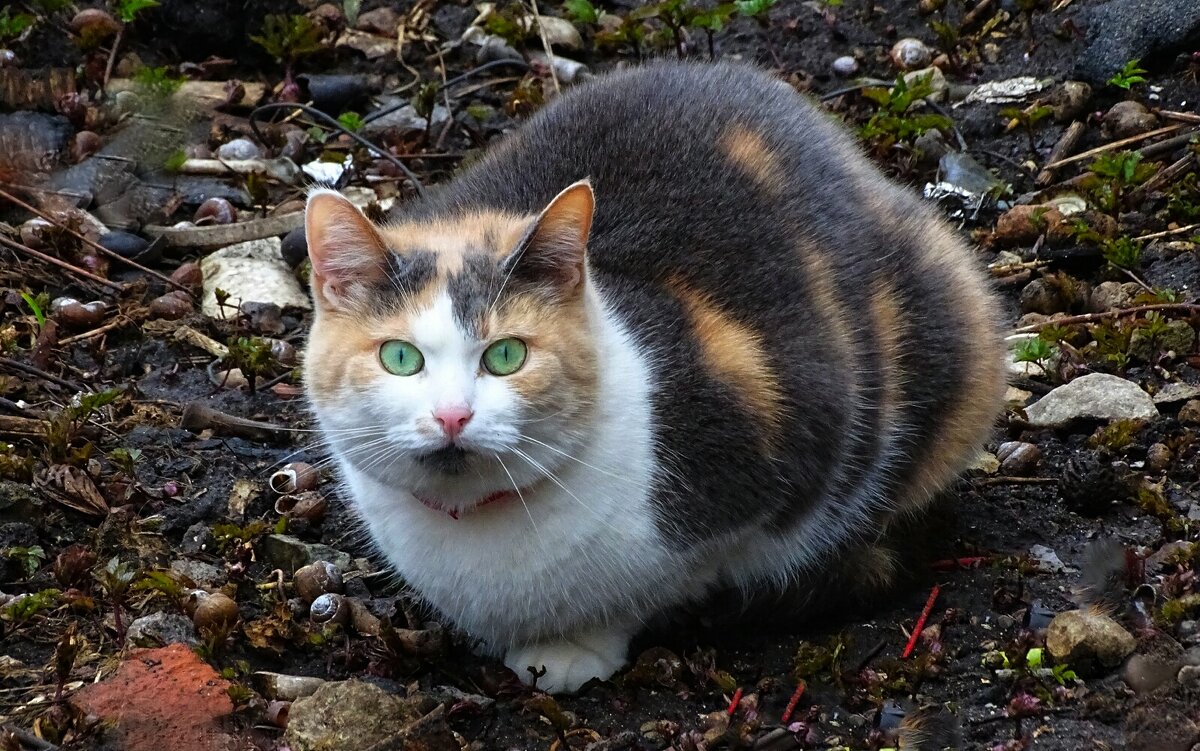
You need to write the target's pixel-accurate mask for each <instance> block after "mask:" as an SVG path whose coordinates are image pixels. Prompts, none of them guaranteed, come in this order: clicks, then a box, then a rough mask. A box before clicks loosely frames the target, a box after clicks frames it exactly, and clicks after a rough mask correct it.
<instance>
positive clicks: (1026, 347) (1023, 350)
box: [1013, 336, 1058, 367]
mask: <svg viewBox="0 0 1200 751" xmlns="http://www.w3.org/2000/svg"><path fill="white" fill-rule="evenodd" d="M1057 353H1058V347H1055V346H1054V345H1053V344H1051V343H1050V342H1048V341H1046V340H1045V339H1043V338H1041V337H1040V336H1039V337H1031V338H1029V339H1022V340H1021V341H1019V342H1017V343H1016V345H1015V346H1014V347H1013V361H1014V362H1031V363H1035V364H1037V365H1040V366H1042V367H1045V364H1046V362H1047V361H1048V360H1049V359H1050V358H1051V357H1054V355H1055V354H1057Z"/></svg>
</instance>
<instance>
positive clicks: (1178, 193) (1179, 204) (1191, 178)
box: [1167, 172, 1200, 223]
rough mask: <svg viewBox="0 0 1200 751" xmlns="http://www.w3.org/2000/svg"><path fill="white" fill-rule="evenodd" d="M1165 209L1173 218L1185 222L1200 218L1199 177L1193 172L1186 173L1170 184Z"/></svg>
mask: <svg viewBox="0 0 1200 751" xmlns="http://www.w3.org/2000/svg"><path fill="white" fill-rule="evenodd" d="M1167 211H1168V212H1170V214H1171V216H1172V217H1173V218H1175V219H1181V220H1183V221H1185V222H1189V223H1191V222H1194V221H1196V220H1200V177H1198V176H1197V174H1196V173H1195V172H1189V173H1187V174H1186V175H1184V176H1183V178H1182V179H1181V180H1177V181H1176V182H1175V184H1174V185H1172V186H1171V190H1170V192H1169V193H1168V197H1167Z"/></svg>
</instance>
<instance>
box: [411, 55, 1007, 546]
mask: <svg viewBox="0 0 1200 751" xmlns="http://www.w3.org/2000/svg"><path fill="white" fill-rule="evenodd" d="M585 177H586V178H590V180H591V182H592V184H593V187H594V190H595V194H596V210H595V215H594V219H593V225H592V234H591V240H590V242H589V245H588V267H589V270H590V271H591V272H592V274H593V277H594V279H595V281H596V282H597V284H598V286H599V288H600V291H601V294H602V296H603V297H604V298H605V300H606V302H607V303H608V304H609V305H610V306H611V308H612V309H613V310H614V311H615V313H616V314H617V315H619V316H620V317H621V318H622V320H623V322H624V323H625V325H626V327H627V328H628V330H629V331H630V332H631V335H632V336H633V337H634V338H635V340H636V341H637V344H638V348H639V350H640V352H641V353H642V355H643V356H647V357H652V359H653V363H654V372H655V377H656V379H657V383H656V389H655V401H654V404H653V405H651V406H652V410H653V413H654V418H655V419H654V422H655V424H656V425H658V426H660V427H659V432H658V434H657V435H656V436H655V439H656V445H657V446H658V450H659V456H660V460H661V461H662V463H663V464H664V466H669V468H670V471H669V472H666V473H664V477H667V476H669V477H670V478H672V479H671V480H670V481H664V482H663V483H662V484H661V487H660V488H658V489H657V491H656V492H657V498H656V503H657V505H658V508H659V509H660V516H661V519H662V520H663V522H662V523H663V528H664V530H665V531H667V532H668V533H669V536H670V537H671V538H672V539H675V540H677V541H680V542H689V541H694V540H699V539H704V538H706V537H708V536H710V535H712V534H714V533H716V532H717V531H722V530H728V529H730V528H737V527H739V526H744V525H747V524H753V523H761V522H762V521H763V520H764V519H765V520H768V521H769V522H770V524H771V525H772V526H773V528H775V529H777V530H779V531H780V533H781V534H783V533H785V532H786V530H788V529H792V528H795V526H796V523H797V522H798V521H800V520H801V519H808V520H810V521H812V522H813V524H811V525H808V526H810V527H817V528H819V529H818V532H817V533H816V534H817V536H818V537H819V538H822V540H823V541H830V540H832V541H836V540H839V539H845V538H846V537H847V536H848V535H851V534H854V533H856V532H860V533H866V534H873V533H874V529H873V528H872V527H871V526H870V525H869V524H864V521H865V520H867V519H869V518H872V517H874V516H878V515H879V514H882V513H884V512H886V511H888V510H891V509H894V508H903V507H910V506H911V505H913V504H919V503H921V502H923V501H924V500H925V499H926V498H927V497H928V496H929V494H930V493H931V492H933V491H936V490H937V489H939V488H940V487H942V486H943V485H944V484H945V483H946V482H948V481H949V479H950V478H951V477H952V476H953V475H954V474H956V473H957V472H958V471H960V470H961V469H962V468H963V466H964V464H965V462H966V461H967V459H968V458H969V456H970V454H971V452H972V451H973V450H974V447H975V446H977V445H978V444H979V443H980V442H981V440H982V438H983V436H984V434H985V432H986V430H987V429H988V426H990V424H991V421H992V419H993V417H994V415H995V413H996V411H997V408H998V405H999V401H1000V398H1001V394H1002V387H1003V375H1002V360H1001V357H1000V352H1001V349H1000V345H999V337H998V335H997V325H996V319H997V316H996V313H995V305H994V303H993V299H992V296H991V293H990V292H989V290H988V289H987V286H986V283H985V282H984V281H983V278H982V277H981V275H980V273H979V272H978V271H977V270H976V269H974V268H973V259H972V257H971V253H970V251H969V250H968V249H967V248H966V247H965V245H964V244H963V243H962V242H961V241H960V240H959V239H957V237H956V236H955V234H954V233H953V232H952V231H951V230H950V228H949V227H947V226H946V224H945V223H944V221H942V220H941V219H940V218H939V217H937V216H936V215H935V214H934V213H933V211H931V210H930V209H929V208H928V207H927V206H925V205H924V204H922V202H921V201H920V200H919V199H918V198H916V197H915V196H914V195H912V193H911V192H910V191H909V190H907V189H904V188H901V187H900V186H898V185H896V184H894V183H893V182H891V181H890V180H888V179H886V178H885V177H884V176H883V175H882V174H881V173H880V172H879V171H878V170H877V169H876V168H875V167H874V166H872V165H871V164H870V163H869V161H868V160H867V159H866V158H865V157H864V156H863V155H862V154H861V153H860V151H859V149H858V148H857V146H856V145H855V143H854V142H853V139H852V138H851V137H850V136H849V135H848V134H847V133H846V132H845V131H844V129H843V128H842V127H840V126H838V125H837V124H835V122H833V121H832V119H831V116H830V115H828V114H827V113H825V112H823V111H822V110H820V109H819V108H817V107H816V106H815V105H813V104H811V103H810V102H809V101H808V100H806V99H805V98H804V97H802V96H801V95H799V94H797V93H796V92H795V91H794V90H792V89H791V88H790V87H789V86H787V85H786V84H785V83H783V82H781V81H778V80H776V79H774V78H772V77H770V76H768V75H766V74H764V73H761V72H758V71H755V70H753V69H751V68H748V67H743V66H739V65H723V64H722V65H712V64H691V63H656V64H652V65H648V66H643V67H640V68H636V69H632V70H627V71H621V72H617V73H614V74H611V75H608V76H606V77H604V78H602V79H601V80H599V81H597V82H595V83H590V84H587V85H585V86H582V87H580V88H579V89H578V90H574V91H572V92H570V93H569V94H566V95H564V96H563V97H561V98H560V99H559V100H557V101H556V102H554V103H552V104H551V105H549V106H547V107H546V108H545V109H544V110H542V111H541V112H540V113H538V114H537V115H536V116H534V117H533V118H531V119H530V120H529V121H528V122H527V123H526V124H525V125H523V126H522V127H521V128H519V129H518V130H517V131H516V132H514V133H512V134H510V135H509V136H506V137H505V138H504V139H503V141H502V142H501V143H500V144H499V145H498V146H497V147H496V148H493V149H492V150H491V151H490V152H489V154H488V155H487V156H486V157H485V158H484V159H483V160H481V161H480V162H479V163H477V164H476V165H474V166H472V167H471V168H469V169H467V170H466V171H465V172H464V173H463V174H462V175H460V176H458V177H457V178H456V179H455V180H454V181H452V182H451V183H449V184H448V185H447V186H445V188H444V189H442V190H441V191H440V192H439V193H438V194H437V195H435V196H434V197H433V198H431V199H430V200H429V201H427V202H425V203H424V204H422V205H419V206H417V207H415V208H413V209H411V210H410V211H411V214H412V217H413V218H418V219H419V218H421V217H422V215H426V216H437V215H444V214H446V213H448V212H456V211H460V210H468V209H474V208H481V207H487V208H496V209H503V210H508V211H513V212H518V213H532V212H536V211H537V210H538V209H539V208H540V207H541V206H544V205H545V204H546V203H547V202H548V201H549V200H550V199H551V198H553V197H554V196H555V195H556V194H557V193H558V192H559V191H560V190H562V189H563V188H564V187H566V186H567V185H570V184H571V183H573V182H575V181H577V180H580V179H582V178H585ZM714 467H719V468H721V471H713V468H714ZM814 547H819V546H814Z"/></svg>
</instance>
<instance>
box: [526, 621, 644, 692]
mask: <svg viewBox="0 0 1200 751" xmlns="http://www.w3.org/2000/svg"><path fill="white" fill-rule="evenodd" d="M628 641H629V637H628V636H627V635H626V634H625V633H624V632H619V633H618V632H590V633H587V634H581V635H578V636H575V637H572V638H571V639H570V640H563V641H554V642H543V643H541V644H530V645H527V646H523V647H513V648H512V649H510V650H508V654H506V655H505V656H504V664H505V665H507V666H508V668H509V669H510V670H512V671H513V672H514V673H516V674H517V675H518V676H519V677H520V678H521V680H522V681H524V682H525V683H533V673H531V672H529V669H530V668H533V669H534V670H535V671H537V672H539V673H540V672H541V671H542V670H545V671H546V672H545V674H544V675H541V676H539V677H538V679H537V687H538V688H539V689H541V690H542V691H545V692H547V693H551V694H571V693H574V692H576V691H578V690H579V687H580V686H582V685H583V684H585V683H587V682H588V681H590V680H592V679H593V678H599V679H600V680H608V678H610V677H611V676H612V674H613V673H615V672H617V671H618V670H620V669H621V667H622V666H623V665H624V664H625V651H626V648H627V647H628Z"/></svg>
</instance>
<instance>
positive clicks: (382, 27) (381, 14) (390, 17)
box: [354, 6, 400, 37]
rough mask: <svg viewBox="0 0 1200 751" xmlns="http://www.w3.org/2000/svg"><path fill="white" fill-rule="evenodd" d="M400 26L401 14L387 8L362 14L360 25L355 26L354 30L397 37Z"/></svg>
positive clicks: (359, 19)
mask: <svg viewBox="0 0 1200 751" xmlns="http://www.w3.org/2000/svg"><path fill="white" fill-rule="evenodd" d="M399 26H400V14H399V13H397V12H396V11H394V10H392V9H391V8H388V7H386V6H385V7H383V8H376V9H375V10H369V11H367V12H366V13H362V14H360V15H359V17H358V23H356V24H354V28H356V29H358V30H359V31H367V32H370V33H372V34H378V35H379V36H384V37H394V36H396V29H397V28H398V27H399Z"/></svg>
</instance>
